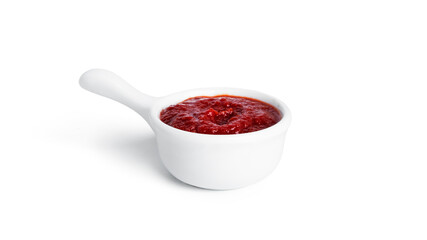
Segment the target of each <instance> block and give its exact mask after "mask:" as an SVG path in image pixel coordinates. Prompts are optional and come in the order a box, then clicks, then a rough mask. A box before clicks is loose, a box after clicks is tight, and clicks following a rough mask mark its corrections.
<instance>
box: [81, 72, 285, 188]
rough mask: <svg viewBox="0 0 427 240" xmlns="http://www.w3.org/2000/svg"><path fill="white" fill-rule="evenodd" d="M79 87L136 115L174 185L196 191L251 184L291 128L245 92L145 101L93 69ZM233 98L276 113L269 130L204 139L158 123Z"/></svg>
mask: <svg viewBox="0 0 427 240" xmlns="http://www.w3.org/2000/svg"><path fill="white" fill-rule="evenodd" d="M80 85H81V86H82V87H83V88H84V89H86V90H88V91H91V92H93V93H96V94H99V95H102V96H104V97H108V98H111V99H113V100H116V101H118V102H120V103H122V104H124V105H126V106H128V107H129V108H131V109H133V110H135V111H136V112H137V113H139V114H140V115H141V116H142V117H143V118H144V119H145V120H146V121H147V122H148V124H149V125H150V127H151V128H152V129H153V131H154V133H155V135H156V141H157V146H158V150H159V155H160V158H161V160H162V162H163V164H164V166H165V167H166V168H167V169H168V171H169V172H170V173H171V174H172V175H173V176H175V177H176V178H177V179H179V180H181V181H183V182H185V183H187V184H190V185H193V186H197V187H200V188H206V189H215V190H226V189H235V188H240V187H244V186H247V185H249V184H252V183H255V182H257V181H259V180H261V179H262V178H264V177H266V176H267V175H269V174H270V173H271V172H272V171H273V170H274V168H275V167H276V166H277V164H278V162H279V160H280V158H281V155H282V151H283V144H284V140H285V135H286V132H287V129H288V127H289V124H290V122H291V113H290V111H289V109H288V107H287V106H286V105H285V104H284V103H283V102H281V101H280V100H278V99H276V98H274V97H271V96H269V95H266V94H263V93H260V92H257V91H252V90H246V89H235V88H205V89H194V90H188V91H183V92H178V93H175V94H171V95H169V96H165V97H160V98H157V97H151V96H148V95H146V94H143V93H141V92H139V91H138V90H136V89H135V88H133V87H132V86H130V85H129V84H128V83H126V82H125V81H124V80H123V79H121V78H120V77H119V76H117V75H116V74H114V73H112V72H109V71H106V70H101V69H93V70H89V71H87V72H85V73H84V74H83V75H82V76H81V77H80ZM223 94H227V95H235V96H244V97H250V98H256V99H259V100H261V101H264V102H267V103H269V104H271V105H273V106H275V107H276V108H277V109H279V110H280V112H281V113H282V116H283V117H282V119H281V120H280V121H279V122H278V123H277V124H275V125H273V126H271V127H269V128H266V129H263V130H260V131H256V132H251V133H243V134H233V135H209V134H199V133H192V132H186V131H183V130H180V129H176V128H173V127H171V126H169V125H167V124H165V123H163V122H162V121H161V120H160V118H159V115H160V112H161V110H162V109H164V108H166V107H168V106H170V105H172V104H176V103H178V102H181V101H183V100H185V99H187V98H190V97H195V96H215V95H223Z"/></svg>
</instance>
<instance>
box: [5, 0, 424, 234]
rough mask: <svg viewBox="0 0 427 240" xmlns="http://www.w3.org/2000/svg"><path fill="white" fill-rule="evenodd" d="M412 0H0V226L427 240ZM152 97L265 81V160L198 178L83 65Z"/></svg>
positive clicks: (419, 7)
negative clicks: (162, 155)
mask: <svg viewBox="0 0 427 240" xmlns="http://www.w3.org/2000/svg"><path fill="white" fill-rule="evenodd" d="M426 46H427V5H426V3H425V1H421V0H420V1H412V0H405V1H404V0H401V1H390V0H388V1H385V0H384V1H380V0H359V1H338V0H336V1H331V0H326V1H305V0H302V1H235V0H228V1H222V0H220V1H205V0H202V1H200V0H199V1H187V0H182V1H162V0H160V1H123V0H122V1H92V0H86V1H44V0H39V1H7V0H6V1H1V2H0V81H1V87H0V112H1V117H0V122H1V124H0V143H1V145H0V146H1V150H0V239H4V240H9V239H44V240H45V239H208V240H209V239H215V240H217V239H328V240H330V239H411V240H413V239H427V207H426V205H427V196H426V191H427V174H426V171H427V127H426V122H427V107H426V106H427V94H426V92H427V86H426V81H427V47H426ZM95 67H96V68H105V69H109V70H111V71H114V72H116V73H117V74H119V75H121V76H122V77H123V78H125V79H127V80H128V81H129V82H130V83H131V84H133V85H134V86H135V87H137V88H138V89H140V90H141V91H143V92H145V93H148V94H151V95H154V96H162V95H166V94H170V93H173V92H176V91H180V90H185V89H190V88H198V87H210V86H226V87H242V88H249V89H256V90H260V91H262V92H265V93H269V94H271V95H273V96H276V97H278V98H280V99H282V100H283V101H284V102H286V103H287V104H288V105H289V107H290V108H291V110H292V113H293V122H292V124H291V127H290V129H289V132H288V136H287V142H286V143H285V152H284V155H283V159H282V161H281V163H280V165H279V166H278V168H277V169H276V170H275V171H274V172H273V174H272V175H270V176H269V177H268V178H266V179H265V180H263V181H262V182H259V183H257V184H255V185H252V186H249V187H246V188H243V189H239V190H233V191H207V190H202V189H197V188H193V187H190V186H187V185H185V184H182V183H180V182H179V181H177V180H175V179H174V178H173V177H171V176H170V175H169V174H168V173H167V172H166V170H165V169H164V168H163V166H162V165H161V163H160V160H159V157H158V154H157V152H156V145H155V142H154V135H153V133H152V131H151V130H150V129H149V127H148V125H147V124H146V123H145V122H144V121H143V120H142V119H141V118H140V117H139V116H138V115H137V114H135V113H134V112H133V111H131V110H129V109H127V108H125V107H123V106H122V105H120V104H117V103H115V102H112V101H110V100H107V99H105V98H101V97H99V96H96V95H94V94H91V93H89V92H87V91H84V90H83V89H81V88H80V87H79V86H78V78H79V76H80V74H81V73H83V72H84V71H86V70H88V69H90V68H95Z"/></svg>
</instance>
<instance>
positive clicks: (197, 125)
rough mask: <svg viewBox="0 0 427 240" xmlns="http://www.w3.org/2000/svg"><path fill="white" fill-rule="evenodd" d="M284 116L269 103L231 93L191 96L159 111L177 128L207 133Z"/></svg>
mask: <svg viewBox="0 0 427 240" xmlns="http://www.w3.org/2000/svg"><path fill="white" fill-rule="evenodd" d="M281 118H282V116H281V114H280V112H279V110H277V109H276V108H275V107H273V106H271V105H270V104H268V103H265V102H262V101H260V100H256V99H252V98H246V97H238V96H230V95H219V96H213V97H205V96H200V97H193V98H189V99H187V100H185V101H183V102H180V103H178V104H175V105H171V106H169V107H168V108H166V109H163V110H162V112H161V113H160V120H161V121H162V122H164V123H166V124H168V125H170V126H172V127H174V128H178V129H181V130H184V131H188V132H195V133H204V134H238V133H248V132H254V131H258V130H261V129H265V128H268V127H270V126H272V125H274V124H276V123H277V122H279V121H280V119H281Z"/></svg>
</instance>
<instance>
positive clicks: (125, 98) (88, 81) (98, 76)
mask: <svg viewBox="0 0 427 240" xmlns="http://www.w3.org/2000/svg"><path fill="white" fill-rule="evenodd" d="M79 83H80V86H81V87H82V88H84V89H86V90H88V91H90V92H93V93H96V94H98V95H101V96H104V97H107V98H110V99H113V100H115V101H117V102H119V103H122V104H124V105H125V106H128V107H129V108H131V109H133V110H134V111H135V112H137V113H138V114H139V115H141V116H142V117H143V118H144V119H145V120H146V121H147V122H148V123H149V124H150V121H149V112H150V107H151V106H152V104H153V103H154V101H155V99H156V98H155V97H152V96H149V95H146V94H144V93H142V92H140V91H138V90H136V89H135V88H134V87H132V86H131V85H129V84H128V83H127V82H126V81H125V80H123V79H122V78H121V77H119V76H117V75H116V74H114V73H112V72H110V71H107V70H103V69H91V70H89V71H87V72H85V73H83V75H82V76H81V77H80V80H79Z"/></svg>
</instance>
